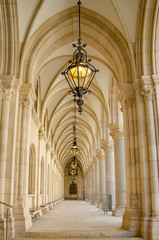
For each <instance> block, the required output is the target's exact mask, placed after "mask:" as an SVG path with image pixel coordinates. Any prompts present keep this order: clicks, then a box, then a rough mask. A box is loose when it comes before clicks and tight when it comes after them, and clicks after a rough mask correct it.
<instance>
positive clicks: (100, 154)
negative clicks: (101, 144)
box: [96, 149, 105, 160]
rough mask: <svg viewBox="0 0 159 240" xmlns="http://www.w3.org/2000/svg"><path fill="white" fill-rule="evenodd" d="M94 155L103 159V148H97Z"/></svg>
mask: <svg viewBox="0 0 159 240" xmlns="http://www.w3.org/2000/svg"><path fill="white" fill-rule="evenodd" d="M96 157H97V158H98V159H99V160H102V159H105V153H104V150H103V149H101V150H97V151H96Z"/></svg>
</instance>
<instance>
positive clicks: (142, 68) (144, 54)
mask: <svg viewBox="0 0 159 240" xmlns="http://www.w3.org/2000/svg"><path fill="white" fill-rule="evenodd" d="M141 9H142V11H141V13H140V16H139V19H138V22H139V24H138V27H139V28H138V30H137V35H138V36H137V38H138V39H139V41H138V46H137V54H136V55H137V63H138V72H137V76H138V77H140V76H142V75H144V76H152V75H153V74H158V73H159V70H158V68H159V67H158V66H157V62H158V60H157V58H158V57H157V56H158V54H159V51H158V50H157V49H158V40H159V33H158V32H159V31H158V21H159V20H158V1H151V0H148V1H142V2H141Z"/></svg>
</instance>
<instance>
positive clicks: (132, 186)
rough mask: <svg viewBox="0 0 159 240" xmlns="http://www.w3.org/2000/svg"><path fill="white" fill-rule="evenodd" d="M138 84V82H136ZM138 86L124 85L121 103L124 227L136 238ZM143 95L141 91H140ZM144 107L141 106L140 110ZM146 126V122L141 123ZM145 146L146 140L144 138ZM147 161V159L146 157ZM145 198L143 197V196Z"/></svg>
mask: <svg viewBox="0 0 159 240" xmlns="http://www.w3.org/2000/svg"><path fill="white" fill-rule="evenodd" d="M136 84H137V82H136ZM136 84H133V85H132V84H124V85H123V90H122V91H121V95H120V101H121V103H122V109H123V116H124V138H125V166H126V207H125V213H124V216H123V223H122V224H123V227H124V228H125V229H127V230H129V231H131V233H132V234H133V235H134V236H135V235H139V234H140V223H141V191H142V190H141V187H142V186H143V185H142V184H141V183H142V174H141V166H142V164H141V163H140V158H139V156H140V154H139V152H140V153H141V155H142V150H139V122H140V117H139V115H137V113H138V112H137V107H136V106H137V105H136V104H137V103H139V98H137V100H136V97H137V92H136V95H135V91H134V86H135V85H136ZM136 87H137V86H136ZM140 94H141V90H140ZM141 107H142V106H141V105H140V108H141ZM141 124H142V125H143V126H144V121H143V122H141ZM142 141H143V142H144V146H145V139H144V137H143V136H142ZM145 156H146V155H145ZM144 160H145V157H144ZM142 197H143V196H142Z"/></svg>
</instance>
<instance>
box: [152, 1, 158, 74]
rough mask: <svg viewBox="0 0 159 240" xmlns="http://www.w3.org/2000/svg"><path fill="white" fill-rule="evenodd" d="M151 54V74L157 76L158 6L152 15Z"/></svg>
mask: <svg viewBox="0 0 159 240" xmlns="http://www.w3.org/2000/svg"><path fill="white" fill-rule="evenodd" d="M152 54H153V55H152V62H153V74H154V75H159V6H157V8H156V11H155V14H154V28H153V44H152Z"/></svg>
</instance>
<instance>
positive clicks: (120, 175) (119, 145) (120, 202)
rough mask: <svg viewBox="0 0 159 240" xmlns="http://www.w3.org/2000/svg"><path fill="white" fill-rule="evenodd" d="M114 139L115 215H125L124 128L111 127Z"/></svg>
mask: <svg viewBox="0 0 159 240" xmlns="http://www.w3.org/2000/svg"><path fill="white" fill-rule="evenodd" d="M110 135H111V136H112V138H113V140H114V158H115V196H116V204H115V209H114V211H113V215H114V216H117V215H123V214H124V211H125V204H126V176H125V148H124V135H123V130H122V128H121V129H120V128H119V127H117V128H114V129H111V134H110Z"/></svg>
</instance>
